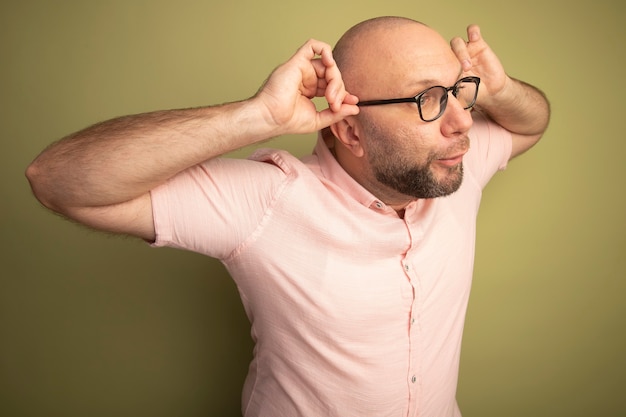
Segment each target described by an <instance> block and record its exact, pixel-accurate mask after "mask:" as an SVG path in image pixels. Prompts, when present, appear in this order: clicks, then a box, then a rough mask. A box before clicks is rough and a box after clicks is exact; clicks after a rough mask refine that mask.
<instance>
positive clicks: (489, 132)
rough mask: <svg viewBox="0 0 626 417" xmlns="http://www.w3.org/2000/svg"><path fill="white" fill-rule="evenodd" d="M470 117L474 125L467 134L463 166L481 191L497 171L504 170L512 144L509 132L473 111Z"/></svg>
mask: <svg viewBox="0 0 626 417" xmlns="http://www.w3.org/2000/svg"><path fill="white" fill-rule="evenodd" d="M472 117H473V118H474V125H473V126H472V128H471V130H470V132H469V137H470V151H469V152H468V153H467V155H466V157H465V159H464V165H465V166H466V168H467V170H468V171H469V172H470V173H471V175H472V176H473V177H474V179H475V180H476V181H477V182H478V184H479V186H480V188H481V189H482V188H484V187H485V186H486V185H487V183H488V182H489V180H490V179H491V177H493V175H494V174H495V173H496V172H497V171H499V170H504V169H505V168H506V166H507V163H508V161H509V158H510V157H511V151H512V146H513V143H512V136H511V132H509V131H508V130H506V129H504V128H503V127H501V126H500V125H498V124H496V123H494V122H492V121H491V120H489V119H488V118H487V117H486V116H484V115H483V114H481V113H479V112H478V111H475V112H473V113H472Z"/></svg>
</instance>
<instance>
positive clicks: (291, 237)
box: [152, 113, 511, 417]
mask: <svg viewBox="0 0 626 417" xmlns="http://www.w3.org/2000/svg"><path fill="white" fill-rule="evenodd" d="M474 114H476V113H474ZM470 138H471V149H470V151H469V152H468V153H467V155H466V156H465V159H464V168H465V175H464V180H463V184H462V185H461V187H460V189H459V190H458V191H457V192H456V193H454V194H452V195H450V196H447V197H443V198H437V199H431V200H417V201H415V202H413V203H411V204H410V205H409V206H408V207H407V209H406V212H405V216H404V218H403V219H401V218H399V217H398V215H397V214H396V212H395V211H394V210H392V209H391V208H389V207H387V206H385V205H384V204H383V203H382V202H380V201H379V200H377V198H376V197H375V196H374V195H372V194H371V193H369V192H368V191H367V190H365V189H364V188H363V187H361V186H360V185H359V184H358V183H356V182H355V181H354V180H353V179H352V178H351V177H350V176H349V175H348V174H347V173H346V172H345V171H344V170H343V169H342V168H341V166H340V165H339V164H338V163H337V161H336V160H335V159H334V157H333V156H332V154H331V153H330V151H329V150H328V148H327V147H326V145H325V143H324V141H323V140H321V139H319V140H318V143H317V146H316V148H315V151H314V153H313V155H311V156H309V157H306V158H304V159H303V160H298V159H297V158H295V157H294V156H292V155H290V154H289V153H287V152H285V151H274V150H261V151H259V152H257V153H256V154H255V155H253V156H252V157H251V159H250V160H235V159H225V158H219V159H214V160H211V161H208V162H206V163H203V164H201V165H199V166H196V167H193V168H190V169H188V170H186V171H185V172H183V173H181V174H180V175H178V176H176V177H175V178H173V179H171V180H170V181H168V182H167V183H166V184H164V185H162V186H160V187H159V188H157V189H155V190H154V191H153V192H152V201H153V206H154V221H155V227H156V231H157V241H156V243H155V245H157V246H172V247H178V248H183V249H187V250H191V251H195V252H199V253H203V254H205V255H207V256H211V257H215V258H218V259H220V260H221V261H222V262H223V264H224V265H225V266H226V268H227V269H228V271H229V273H230V274H231V276H232V278H233V279H234V281H235V283H236V284H237V287H238V289H239V292H240V294H241V299H242V301H243V305H244V308H245V310H246V313H247V315H248V317H249V319H250V322H251V326H252V337H253V339H254V341H255V348H254V359H253V361H252V363H251V365H250V371H249V374H248V377H247V379H246V382H245V386H244V390H243V400H242V407H243V413H244V415H245V416H247V417H250V416H255V417H256V416H267V417H277V416H338V417H346V416H359V417H365V416H376V417H381V416H394V417H397V416H428V417H432V416H438V417H439V416H449V417H458V416H460V412H459V409H458V406H457V403H456V399H455V394H456V386H457V379H458V369H459V357H460V351H461V336H462V333H463V323H464V319H465V312H466V307H467V302H468V297H469V293H470V286H471V279H472V269H473V262H474V242H475V229H476V215H477V212H478V207H479V203H480V198H481V194H482V189H483V187H484V186H485V185H486V184H487V182H488V181H489V179H490V178H491V177H492V175H493V174H494V173H495V172H496V171H497V170H498V169H503V168H504V167H505V166H506V163H507V161H508V158H509V156H510V153H511V136H510V134H509V133H508V132H507V131H505V130H503V129H502V128H500V127H499V126H497V125H495V124H493V123H490V122H487V121H486V120H485V119H483V118H482V117H476V116H475V123H474V126H473V127H472V130H471V132H470Z"/></svg>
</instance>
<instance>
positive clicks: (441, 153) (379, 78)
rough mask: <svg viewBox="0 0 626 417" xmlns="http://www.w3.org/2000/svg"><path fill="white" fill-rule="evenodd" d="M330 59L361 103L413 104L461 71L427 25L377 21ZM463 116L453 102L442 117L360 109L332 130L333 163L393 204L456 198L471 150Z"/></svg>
mask: <svg viewBox="0 0 626 417" xmlns="http://www.w3.org/2000/svg"><path fill="white" fill-rule="evenodd" d="M334 56H335V60H336V61H337V64H338V66H339V69H340V71H341V73H342V76H343V79H344V82H345V85H346V89H347V90H348V91H350V92H351V93H352V94H355V95H357V96H358V97H359V99H360V100H361V101H368V100H379V99H390V98H405V97H412V96H415V95H417V94H418V93H420V92H421V91H423V90H425V89H427V88H429V87H432V86H435V85H441V86H445V87H447V86H452V85H453V84H454V83H455V82H456V81H457V80H458V79H459V77H460V75H461V64H460V63H459V61H458V59H457V58H456V56H455V54H454V53H453V52H452V50H451V48H450V46H449V44H448V43H447V41H445V40H444V39H443V38H442V37H441V36H440V35H439V34H438V33H437V32H435V31H434V30H432V29H430V28H429V27H427V26H426V25H424V24H422V23H419V22H416V21H413V20H410V19H405V18H399V17H381V18H376V19H372V20H368V21H365V22H362V23H360V24H358V25H356V26H354V27H353V28H351V29H350V30H349V31H348V32H346V34H345V35H344V36H343V37H342V38H341V39H340V40H339V42H338V43H337V45H336V46H335V49H334ZM471 125H472V119H471V116H470V114H469V111H468V110H464V109H463V106H462V104H461V103H459V102H458V101H457V100H456V99H455V98H454V97H452V96H450V97H449V99H448V105H447V108H446V110H445V112H444V113H443V115H442V116H441V117H440V118H438V119H436V120H434V121H431V122H425V121H424V120H422V119H421V118H420V115H419V112H418V108H417V104H416V103H397V104H389V105H384V106H383V105H380V106H378V105H377V106H368V107H361V112H360V114H358V115H357V116H352V117H349V118H347V119H345V120H343V121H342V122H339V123H337V124H335V125H333V126H331V129H332V132H333V134H334V135H335V137H336V138H337V141H338V142H339V143H337V144H336V145H335V148H336V149H335V151H336V153H337V159H338V160H339V162H340V163H341V164H342V165H343V166H344V168H345V169H346V171H348V173H350V174H351V175H352V176H353V177H355V179H356V180H357V181H359V182H360V183H361V184H362V185H363V186H365V187H366V188H367V189H369V190H370V191H371V192H373V193H374V194H375V195H377V196H378V197H379V198H381V199H383V200H384V201H386V202H387V203H388V204H390V205H392V206H393V205H394V204H395V205H398V206H402V205H403V204H406V202H408V201H410V200H411V199H415V198H434V197H440V196H444V195H448V194H451V193H453V192H454V191H456V190H457V189H458V187H459V186H460V184H461V181H462V173H463V168H462V162H461V160H462V156H463V154H465V152H467V150H468V148H469V139H468V137H467V132H468V130H469V128H470V127H471Z"/></svg>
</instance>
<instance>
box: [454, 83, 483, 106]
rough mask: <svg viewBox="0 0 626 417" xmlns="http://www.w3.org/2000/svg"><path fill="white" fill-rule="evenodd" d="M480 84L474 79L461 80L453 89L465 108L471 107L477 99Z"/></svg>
mask: <svg viewBox="0 0 626 417" xmlns="http://www.w3.org/2000/svg"><path fill="white" fill-rule="evenodd" d="M477 93H478V85H477V84H476V82H474V81H461V82H459V83H458V84H457V85H456V88H455V89H454V90H452V94H454V96H455V97H456V98H457V100H459V102H460V103H461V105H462V106H463V108H465V109H469V108H470V107H472V106H473V105H474V102H475V101H476V94H477Z"/></svg>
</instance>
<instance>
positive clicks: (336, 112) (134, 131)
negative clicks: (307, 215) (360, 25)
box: [26, 40, 358, 241]
mask: <svg viewBox="0 0 626 417" xmlns="http://www.w3.org/2000/svg"><path fill="white" fill-rule="evenodd" d="M318 56H319V58H318ZM316 96H325V97H326V99H327V101H328V103H329V108H328V109H325V110H322V111H321V112H318V111H317V110H316V108H315V105H314V103H313V102H312V101H311V99H312V98H313V97H316ZM357 101H358V100H357V98H356V97H354V96H352V95H350V94H349V93H347V92H346V91H345V88H344V86H343V81H342V80H341V75H340V73H339V70H338V69H337V66H336V65H335V62H334V60H333V59H332V55H331V47H330V46H329V45H326V44H324V43H322V42H318V41H314V40H311V41H309V42H307V43H306V44H305V45H303V46H302V47H301V48H300V49H299V50H298V51H297V52H296V54H295V55H294V56H293V57H292V58H291V59H290V60H289V61H287V62H286V63H285V64H283V65H281V66H280V67H278V68H277V69H276V70H275V71H274V72H273V73H272V75H271V76H270V78H269V79H268V80H267V82H266V83H265V85H264V86H263V88H262V89H261V90H260V91H259V93H257V95H255V96H254V97H253V98H251V99H249V100H245V101H241V102H236V103H229V104H225V105H221V106H215V107H205V108H196V109H185V110H168V111H158V112H151V113H145V114H139V115H133V116H124V117H120V118H116V119H112V120H109V121H106V122H103V123H99V124H97V125H94V126H92V127H89V128H87V129H84V130H82V131H79V132H77V133H75V134H72V135H70V136H68V137H66V138H64V139H62V140H61V141H59V142H57V143H55V144H53V145H52V146H50V147H49V148H48V149H46V150H45V151H44V152H42V153H41V154H40V155H39V156H38V157H37V158H36V159H35V161H33V163H32V164H31V165H30V166H29V167H28V169H27V173H26V175H27V177H28V179H29V181H30V183H31V186H32V189H33V192H34V193H35V195H36V197H37V198H38V199H39V200H40V201H41V202H42V204H44V205H45V206H46V207H48V208H50V209H52V210H54V211H56V212H58V213H60V214H63V215H64V216H66V217H69V218H71V219H73V220H75V221H78V222H80V223H83V224H85V225H87V226H90V227H93V228H96V229H99V230H105V231H109V232H113V233H123V234H130V235H133V236H137V237H140V238H143V239H145V240H149V241H152V240H154V239H155V230H154V225H153V221H152V206H151V200H150V190H152V189H153V188H155V187H156V186H158V185H160V184H162V183H163V182H165V181H167V180H168V179H169V178H171V177H173V176H175V175H176V174H178V173H179V172H181V171H183V170H185V169H187V168H189V167H191V166H194V165H197V164H199V163H201V162H203V161H206V160H208V159H211V158H214V157H217V156H219V155H222V154H224V153H227V152H230V151H232V150H235V149H239V148H241V147H244V146H247V145H250V144H253V143H257V142H260V141H263V140H267V139H269V138H272V137H275V136H278V135H281V134H286V133H309V132H314V131H316V130H319V129H321V128H323V127H325V126H328V125H330V124H332V123H334V122H336V121H339V120H341V119H343V118H345V117H346V116H348V115H351V114H355V113H357V112H358V108H357V107H356V106H355V104H356V102H357Z"/></svg>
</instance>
